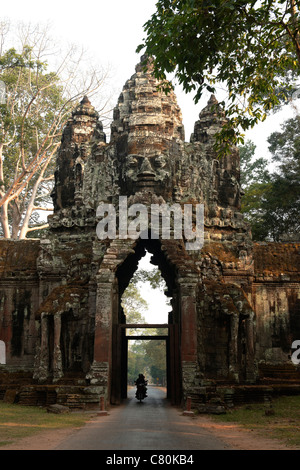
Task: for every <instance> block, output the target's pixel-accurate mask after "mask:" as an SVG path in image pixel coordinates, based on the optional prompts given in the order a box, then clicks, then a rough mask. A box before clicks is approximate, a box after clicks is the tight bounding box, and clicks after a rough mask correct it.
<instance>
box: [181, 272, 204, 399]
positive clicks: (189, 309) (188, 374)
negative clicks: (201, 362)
mask: <svg viewBox="0 0 300 470" xmlns="http://www.w3.org/2000/svg"><path fill="white" fill-rule="evenodd" d="M179 284H180V301H181V367H182V386H183V399H184V400H186V398H187V396H188V395H189V393H190V392H191V391H192V390H193V387H194V386H195V385H196V378H197V377H198V373H199V371H198V362H197V313H196V312H197V311H196V287H197V280H194V279H190V278H180V279H179Z"/></svg>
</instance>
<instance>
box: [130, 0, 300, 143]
mask: <svg viewBox="0 0 300 470" xmlns="http://www.w3.org/2000/svg"><path fill="white" fill-rule="evenodd" d="M144 28H145V32H146V34H147V36H146V38H145V39H144V40H143V43H142V44H141V45H139V46H138V48H137V51H138V52H139V51H141V50H142V49H144V50H145V53H146V55H148V56H150V57H151V58H152V60H153V67H154V74H155V76H156V78H158V79H159V80H161V82H162V88H164V89H165V90H166V91H168V89H169V88H170V84H169V83H168V82H167V81H166V77H167V74H170V73H172V74H175V77H176V78H177V79H178V81H179V84H181V85H182V86H183V89H184V90H185V91H186V92H191V91H192V92H193V93H194V94H195V95H194V96H195V101H196V102H198V100H199V99H200V97H201V96H202V94H203V91H204V90H208V91H209V92H211V93H215V90H216V84H219V86H220V85H222V84H224V85H225V86H226V88H227V91H228V96H227V99H226V106H225V101H223V102H222V104H223V105H224V106H225V114H226V117H227V119H228V122H227V124H226V125H225V126H224V128H223V130H222V131H221V133H220V134H219V135H218V140H217V148H218V149H219V151H221V150H222V151H224V152H225V151H229V149H230V145H231V144H236V143H238V144H239V143H241V142H243V134H242V132H243V131H245V130H247V129H249V128H250V127H253V126H254V125H255V124H257V123H258V122H259V121H260V120H264V119H265V118H266V115H267V112H268V111H269V110H271V109H273V108H274V107H275V106H276V105H278V103H279V102H280V101H281V100H282V99H285V100H286V98H287V93H288V91H289V90H291V89H292V88H293V87H292V83H291V78H292V75H293V74H294V76H295V77H298V76H299V72H300V35H299V1H297V0H261V1H260V2H258V1H256V0H252V1H244V0H215V1H210V0H158V2H157V3H156V12H155V13H154V14H153V15H152V17H151V18H150V20H149V21H147V22H146V24H145V25H144Z"/></svg>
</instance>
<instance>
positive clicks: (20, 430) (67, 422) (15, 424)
mask: <svg viewBox="0 0 300 470" xmlns="http://www.w3.org/2000/svg"><path fill="white" fill-rule="evenodd" d="M89 417H90V416H89V414H87V413H84V412H76V413H74V412H73V413H67V414H54V413H47V410H46V409H45V408H36V407H32V406H22V405H11V404H7V403H3V402H1V401H0V448H1V446H4V445H7V444H13V443H16V442H17V441H18V440H19V439H22V438H24V437H29V436H33V435H35V434H38V433H40V432H41V431H51V430H55V429H65V428H77V427H81V426H83V425H84V424H85V423H86V422H87V421H88V419H89Z"/></svg>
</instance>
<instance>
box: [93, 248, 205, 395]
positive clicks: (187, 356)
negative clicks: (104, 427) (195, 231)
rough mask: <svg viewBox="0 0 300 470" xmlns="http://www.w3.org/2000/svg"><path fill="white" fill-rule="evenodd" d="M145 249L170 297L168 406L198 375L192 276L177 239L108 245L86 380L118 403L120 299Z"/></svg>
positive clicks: (121, 333) (185, 392)
mask: <svg viewBox="0 0 300 470" xmlns="http://www.w3.org/2000/svg"><path fill="white" fill-rule="evenodd" d="M146 249H147V251H148V252H149V253H152V258H153V261H152V262H153V264H157V265H158V267H159V269H160V271H161V273H162V276H163V278H164V279H165V281H166V284H167V287H168V289H169V290H170V297H172V314H171V315H170V318H169V322H168V328H169V342H168V348H169V350H168V355H169V358H170V362H169V383H170V393H169V396H170V398H171V401H172V403H174V404H180V403H181V402H182V400H185V399H186V396H187V395H188V393H189V390H190V389H192V387H193V385H194V384H195V377H196V376H197V373H198V372H197V371H198V361H197V316H196V286H197V277H195V275H189V273H188V270H184V269H183V263H184V258H183V257H182V246H181V240H180V241H178V240H167V241H163V242H162V241H160V240H141V239H139V240H138V241H136V240H129V239H127V240H113V241H111V243H110V246H109V248H108V249H107V250H106V254H105V255H104V258H103V260H102V262H101V265H100V269H99V272H98V274H97V290H96V315H95V341H94V361H93V364H92V367H91V370H90V372H89V373H88V374H87V378H88V379H89V381H90V383H91V384H94V385H96V386H98V387H99V393H100V395H102V396H104V397H105V399H106V400H107V401H108V402H110V403H112V404H119V403H120V402H121V400H122V397H124V389H123V390H122V383H124V381H125V380H126V377H125V376H126V372H125V370H126V367H125V366H124V361H125V359H124V358H126V338H125V330H124V328H123V327H122V325H124V318H122V310H121V308H120V299H121V296H122V293H123V291H124V289H125V288H126V287H127V285H128V283H129V281H130V279H131V277H132V275H133V273H134V272H135V270H136V268H137V265H138V261H139V259H140V258H141V257H142V256H143V255H144V253H145V250H146ZM179 253H180V254H179ZM178 260H181V261H178ZM122 358H123V359H122ZM122 361H123V362H122Z"/></svg>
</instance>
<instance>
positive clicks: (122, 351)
mask: <svg viewBox="0 0 300 470" xmlns="http://www.w3.org/2000/svg"><path fill="white" fill-rule="evenodd" d="M146 251H148V252H149V253H151V255H152V257H151V263H152V264H153V265H154V266H157V267H158V268H159V270H160V272H161V275H162V277H163V279H164V280H165V282H166V285H167V292H166V295H167V296H169V297H170V298H171V309H172V310H171V312H170V313H169V315H168V321H167V323H147V324H129V323H127V322H126V316H125V315H124V311H123V308H122V305H121V299H122V295H123V293H124V290H125V289H126V287H127V286H128V284H129V282H130V280H131V278H132V276H133V274H134V273H135V271H136V270H137V267H138V263H139V261H140V259H141V258H142V257H143V256H145V254H146ZM116 279H117V284H118V286H117V290H118V299H119V301H118V306H117V315H116V316H115V319H116V320H117V321H116V323H115V325H114V326H113V341H112V384H111V403H113V404H118V403H120V402H121V400H122V399H123V398H126V397H127V364H128V362H127V361H128V336H127V335H126V330H127V329H129V328H131V329H136V328H139V329H141V328H145V329H147V328H166V329H167V331H168V333H167V335H163V336H160V335H158V336H147V335H143V336H142V337H141V336H137V337H136V338H137V339H138V338H143V339H145V338H147V339H149V340H155V339H164V340H165V342H166V357H167V398H169V399H170V401H171V403H172V404H174V405H178V404H180V402H181V398H182V396H181V395H182V390H181V366H180V364H181V358H180V339H179V335H180V308H179V302H178V292H177V289H178V286H177V282H176V271H175V267H174V266H172V264H171V263H170V262H168V260H167V259H166V256H165V255H164V253H163V251H162V249H161V243H160V241H159V240H139V242H138V243H137V245H136V247H135V250H134V252H133V253H132V254H130V255H129V256H128V257H127V258H126V260H125V261H124V262H123V263H122V264H121V265H120V266H119V267H118V269H117V272H116ZM130 338H131V339H132V336H131V337H130Z"/></svg>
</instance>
